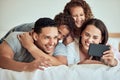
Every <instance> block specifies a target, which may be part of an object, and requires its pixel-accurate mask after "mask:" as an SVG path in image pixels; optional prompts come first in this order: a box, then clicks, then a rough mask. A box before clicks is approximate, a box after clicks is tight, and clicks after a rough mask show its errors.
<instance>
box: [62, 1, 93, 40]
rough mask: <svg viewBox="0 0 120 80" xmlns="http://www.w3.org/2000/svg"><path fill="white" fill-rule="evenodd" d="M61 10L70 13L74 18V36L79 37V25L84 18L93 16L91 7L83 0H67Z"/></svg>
mask: <svg viewBox="0 0 120 80" xmlns="http://www.w3.org/2000/svg"><path fill="white" fill-rule="evenodd" d="M63 12H64V13H65V14H68V15H71V16H72V17H73V19H74V20H75V24H76V27H74V29H75V35H76V38H78V37H79V29H80V27H81V25H82V24H83V23H84V22H85V21H86V20H88V19H91V18H93V14H92V11H91V8H90V7H89V5H88V4H87V3H86V1H84V0H73V1H70V2H68V3H67V4H66V5H65V8H64V10H63Z"/></svg>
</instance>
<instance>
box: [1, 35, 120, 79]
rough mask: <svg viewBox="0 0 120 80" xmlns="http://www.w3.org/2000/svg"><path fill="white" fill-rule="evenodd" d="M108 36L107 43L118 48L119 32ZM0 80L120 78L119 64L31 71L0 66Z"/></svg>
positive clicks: (84, 65)
mask: <svg viewBox="0 0 120 80" xmlns="http://www.w3.org/2000/svg"><path fill="white" fill-rule="evenodd" d="M109 37H110V39H109V43H111V44H113V46H114V47H117V49H118V50H120V33H110V34H109ZM114 42H115V43H114ZM116 45H117V46H116ZM0 80H120V64H118V65H117V66H116V67H109V66H106V65H102V64H81V65H76V64H74V65H71V66H66V65H60V66H52V67H48V68H45V70H44V71H43V70H39V69H37V70H35V71H33V72H25V71H23V72H17V71H12V70H7V69H2V68H0Z"/></svg>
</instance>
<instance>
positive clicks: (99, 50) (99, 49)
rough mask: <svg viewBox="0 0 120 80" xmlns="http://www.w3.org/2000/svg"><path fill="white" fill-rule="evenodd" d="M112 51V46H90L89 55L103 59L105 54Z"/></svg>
mask: <svg viewBox="0 0 120 80" xmlns="http://www.w3.org/2000/svg"><path fill="white" fill-rule="evenodd" d="M109 49H110V46H106V45H103V44H92V43H91V44H90V46H89V50H88V54H89V55H91V56H96V57H102V55H103V52H104V51H107V50H109Z"/></svg>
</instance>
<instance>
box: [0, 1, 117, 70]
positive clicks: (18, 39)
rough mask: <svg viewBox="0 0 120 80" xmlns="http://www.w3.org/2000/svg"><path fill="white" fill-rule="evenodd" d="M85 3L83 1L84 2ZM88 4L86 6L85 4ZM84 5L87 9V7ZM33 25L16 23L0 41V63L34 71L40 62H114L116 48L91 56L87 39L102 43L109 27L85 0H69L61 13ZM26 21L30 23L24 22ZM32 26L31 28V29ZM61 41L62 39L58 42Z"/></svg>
mask: <svg viewBox="0 0 120 80" xmlns="http://www.w3.org/2000/svg"><path fill="white" fill-rule="evenodd" d="M83 4H84V5H83ZM85 6H87V8H85ZM86 9H87V10H86ZM30 24H31V25H32V26H30V27H28V26H24V27H22V28H23V30H25V29H26V31H29V32H22V29H21V28H20V27H21V26H18V27H15V28H14V29H12V30H13V31H21V32H13V33H11V34H10V35H7V37H5V39H4V41H3V42H2V43H1V44H0V67H1V68H4V69H10V70H16V71H33V70H35V69H38V68H40V69H43V67H42V66H44V67H48V66H57V65H63V64H64V65H71V64H105V65H109V66H117V64H118V63H119V60H118V56H116V55H119V54H117V52H114V51H113V50H112V47H111V46H110V45H109V46H110V49H109V50H107V51H105V52H103V56H102V57H100V60H98V58H99V57H96V56H90V55H89V54H88V49H89V45H90V43H95V44H105V45H106V43H107V40H108V31H107V29H106V26H105V25H104V23H103V22H102V21H101V20H99V19H96V18H93V15H92V12H91V10H90V8H89V6H88V4H87V3H86V2H85V1H81V0H80V1H71V2H69V3H67V4H66V6H65V9H64V13H60V14H58V15H56V16H55V18H54V20H52V19H50V18H40V19H38V20H37V21H36V22H35V23H30ZM25 25H29V23H28V24H25ZM32 29H33V30H32ZM60 41H62V42H60Z"/></svg>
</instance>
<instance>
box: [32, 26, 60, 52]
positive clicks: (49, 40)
mask: <svg viewBox="0 0 120 80" xmlns="http://www.w3.org/2000/svg"><path fill="white" fill-rule="evenodd" d="M35 38H36V39H34V40H35V44H36V45H37V47H39V48H40V49H41V50H43V51H44V52H46V53H47V54H53V52H54V49H55V47H56V45H57V41H58V29H57V27H45V28H42V30H41V33H39V34H36V36H35Z"/></svg>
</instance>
